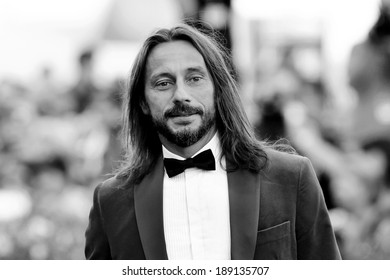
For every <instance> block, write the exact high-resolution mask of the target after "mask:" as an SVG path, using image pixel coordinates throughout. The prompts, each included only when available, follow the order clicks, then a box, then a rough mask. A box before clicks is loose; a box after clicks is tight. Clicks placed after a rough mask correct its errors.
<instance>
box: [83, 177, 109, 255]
mask: <svg viewBox="0 0 390 280" xmlns="http://www.w3.org/2000/svg"><path fill="white" fill-rule="evenodd" d="M101 185H102V184H100V185H98V186H97V187H96V189H95V191H94V194H93V205H92V208H91V211H90V214H89V224H88V227H87V230H86V232H85V239H86V242H85V257H86V259H87V260H93V259H95V260H107V259H111V253H110V245H109V243H108V239H107V236H106V232H105V230H104V226H103V217H102V215H101V206H100V199H99V198H100V197H99V194H100V189H101Z"/></svg>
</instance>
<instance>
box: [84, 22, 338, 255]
mask: <svg viewBox="0 0 390 280" xmlns="http://www.w3.org/2000/svg"><path fill="white" fill-rule="evenodd" d="M124 105H125V109H124V126H123V136H124V138H125V143H126V147H127V152H128V154H127V157H126V162H125V164H124V166H123V168H122V170H121V171H120V172H118V174H117V175H116V176H115V177H113V178H111V179H109V180H107V181H105V182H103V183H102V184H100V185H99V186H98V187H97V188H96V190H95V193H94V199H93V207H92V209H91V213H90V220H89V226H88V229H87V231H86V248H85V254H86V257H87V259H203V260H204V259H214V260H217V259H339V258H340V254H339V251H338V247H337V245H336V241H335V237H334V234H333V230H332V226H331V223H330V220H329V216H328V212H327V209H326V206H325V203H324V199H323V195H322V193H321V190H320V186H319V184H318V181H317V179H316V176H315V173H314V171H313V168H312V167H311V164H310V162H309V161H308V160H307V159H306V158H303V157H300V156H296V155H291V154H287V153H282V152H278V151H275V150H273V149H272V148H269V147H266V145H264V144H262V143H260V142H259V141H257V140H256V139H255V137H254V133H253V131H252V128H251V126H250V124H249V122H248V119H247V117H246V115H245V113H244V110H243V106H242V104H241V102H240V98H239V94H238V90H237V86H236V83H235V80H234V78H233V77H232V75H231V69H230V67H229V60H228V59H227V58H226V53H225V52H224V51H222V50H221V49H220V48H219V45H218V44H217V43H216V42H215V41H214V40H213V39H212V38H211V37H210V36H209V35H206V34H205V33H203V32H200V31H198V30H196V29H194V28H192V27H190V26H187V25H180V26H177V27H174V28H172V29H169V30H168V29H161V30H158V31H157V32H155V33H154V34H153V35H151V36H150V37H149V38H148V39H147V40H146V41H145V43H144V45H143V47H142V48H141V51H140V52H139V54H138V56H137V58H136V60H135V63H134V66H133V69H132V73H131V76H130V84H129V90H128V92H127V93H126V95H125V104H124Z"/></svg>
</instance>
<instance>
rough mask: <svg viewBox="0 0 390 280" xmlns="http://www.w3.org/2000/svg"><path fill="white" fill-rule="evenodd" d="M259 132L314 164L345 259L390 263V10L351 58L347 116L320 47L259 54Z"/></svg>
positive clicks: (383, 13) (291, 47)
mask: <svg viewBox="0 0 390 280" xmlns="http://www.w3.org/2000/svg"><path fill="white" fill-rule="evenodd" d="M257 63H258V64H259V65H260V66H258V67H257V70H258V75H257V77H258V79H257V81H256V83H257V84H256V86H255V88H256V91H257V92H256V94H255V96H256V99H257V104H258V112H259V118H258V120H257V122H256V129H257V132H258V135H259V137H260V138H262V139H264V140H268V141H280V139H287V141H289V142H290V144H291V145H292V146H293V147H294V148H295V149H296V151H297V152H298V153H299V154H301V155H304V156H307V157H309V158H310V160H311V161H312V163H313V165H314V167H315V169H316V172H317V175H318V178H319V180H320V183H321V186H322V189H323V192H324V196H325V200H326V203H327V206H328V208H329V210H330V214H331V219H332V222H333V225H334V227H335V231H336V235H337V238H338V242H339V246H340V249H341V253H342V256H343V258H344V259H390V238H389V237H390V169H389V168H390V9H389V7H388V6H387V5H385V4H384V5H383V7H382V9H381V11H380V15H379V18H378V20H377V22H376V23H375V25H374V26H373V27H372V29H371V30H370V32H369V34H368V35H367V39H366V40H365V41H364V42H361V43H359V44H358V45H356V46H355V47H354V48H353V49H352V51H351V55H350V59H349V66H348V69H346V71H347V72H348V79H349V81H348V83H349V86H350V89H351V91H352V94H351V95H350V100H349V103H350V105H351V106H349V108H350V109H349V110H342V108H340V106H338V105H337V102H336V100H335V96H336V95H337V94H343V93H341V92H340V93H337V92H336V93H332V92H330V91H329V87H327V85H326V83H325V82H324V77H323V75H322V71H321V56H320V47H319V46H318V45H317V46H316V45H315V44H314V45H313V44H309V45H307V44H306V45H303V46H302V45H296V44H295V45H294V44H285V45H283V46H282V47H280V48H279V49H275V48H272V49H268V48H264V49H261V50H260V51H259V57H258V62H257Z"/></svg>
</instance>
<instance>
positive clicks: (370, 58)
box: [349, 1, 390, 259]
mask: <svg viewBox="0 0 390 280" xmlns="http://www.w3.org/2000/svg"><path fill="white" fill-rule="evenodd" d="M349 82H350V85H351V86H352V88H353V89H354V90H355V91H356V93H357V96H358V104H357V107H356V109H355V113H354V123H353V125H354V127H353V130H352V131H353V134H352V137H354V138H355V139H356V141H357V145H358V146H359V147H361V148H362V149H364V150H365V151H366V153H368V154H370V155H371V156H372V157H376V158H378V160H381V162H382V164H381V165H380V166H378V167H377V168H376V169H375V170H372V169H368V170H371V175H374V176H371V177H372V179H371V180H370V181H369V182H368V184H367V186H368V195H367V196H368V198H369V203H367V207H366V208H365V209H364V210H365V213H366V215H365V219H364V220H363V222H362V223H363V225H362V231H361V232H362V234H361V239H362V240H364V241H365V243H366V244H369V246H370V251H371V254H372V256H373V257H375V258H386V259H388V258H390V242H389V234H390V5H389V2H388V1H383V3H382V6H381V9H380V13H379V17H378V20H377V21H376V23H375V24H374V26H373V27H372V28H371V30H370V32H369V34H368V37H367V39H366V40H365V41H363V42H362V43H359V44H357V45H356V46H355V47H354V48H353V49H352V52H351V57H350V63H349ZM365 173H369V172H367V170H365ZM375 175H376V176H375ZM366 177H368V176H366ZM366 250H367V249H366Z"/></svg>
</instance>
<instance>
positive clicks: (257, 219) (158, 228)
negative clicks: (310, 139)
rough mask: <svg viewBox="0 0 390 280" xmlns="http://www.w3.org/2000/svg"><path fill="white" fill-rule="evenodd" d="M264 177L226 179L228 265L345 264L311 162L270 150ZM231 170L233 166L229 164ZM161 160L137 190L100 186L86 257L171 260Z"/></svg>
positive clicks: (113, 183) (110, 183)
mask: <svg viewBox="0 0 390 280" xmlns="http://www.w3.org/2000/svg"><path fill="white" fill-rule="evenodd" d="M267 155H268V163H267V166H266V167H265V168H264V169H263V170H262V171H261V172H259V173H257V174H255V173H251V172H249V171H247V170H240V169H239V170H236V171H232V172H228V173H227V177H228V191H229V207H230V228H231V259H240V260H251V259H256V260H260V259H340V258H341V257H340V253H339V249H338V246H337V243H336V239H335V235H334V232H333V228H332V225H331V222H330V219H329V215H328V211H327V208H326V205H325V202H324V198H323V194H322V191H321V187H320V185H319V183H318V180H317V177H316V175H315V172H314V170H313V167H312V165H311V163H310V161H309V160H308V159H307V158H305V157H301V156H297V155H290V154H287V153H282V152H277V151H272V150H271V151H267ZM228 166H229V163H228ZM163 176H164V165H163V160H162V158H161V159H160V160H158V162H157V164H156V165H155V167H154V169H153V170H152V172H150V174H149V175H147V176H146V177H145V178H144V179H143V180H142V182H141V183H140V184H136V185H124V184H123V182H122V181H120V180H118V179H116V178H114V177H113V178H110V179H108V180H106V181H105V182H103V183H101V184H99V185H98V186H97V187H96V189H95V192H94V196H93V206H92V208H91V212H90V216H89V225H88V228H87V231H86V246H85V255H86V258H87V259H122V260H131V259H134V260H141V259H150V260H159V259H161V260H163V259H167V258H168V257H167V251H166V246H165V239H164V227H163Z"/></svg>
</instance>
